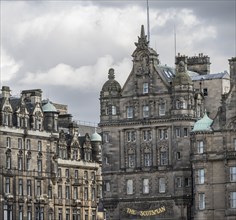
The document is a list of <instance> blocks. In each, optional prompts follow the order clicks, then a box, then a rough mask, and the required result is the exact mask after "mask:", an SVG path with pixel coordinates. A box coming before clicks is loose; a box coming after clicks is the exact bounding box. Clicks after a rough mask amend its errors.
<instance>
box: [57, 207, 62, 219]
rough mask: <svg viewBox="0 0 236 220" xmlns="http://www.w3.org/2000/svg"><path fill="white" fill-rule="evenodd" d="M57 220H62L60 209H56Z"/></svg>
mask: <svg viewBox="0 0 236 220" xmlns="http://www.w3.org/2000/svg"><path fill="white" fill-rule="evenodd" d="M58 220H63V219H62V209H61V208H59V209H58Z"/></svg>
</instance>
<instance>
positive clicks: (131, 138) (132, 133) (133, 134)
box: [126, 131, 136, 142]
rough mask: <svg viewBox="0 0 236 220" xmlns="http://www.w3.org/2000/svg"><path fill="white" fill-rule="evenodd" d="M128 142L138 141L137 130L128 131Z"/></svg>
mask: <svg viewBox="0 0 236 220" xmlns="http://www.w3.org/2000/svg"><path fill="white" fill-rule="evenodd" d="M126 136H127V142H135V141H136V132H135V131H127V133H126Z"/></svg>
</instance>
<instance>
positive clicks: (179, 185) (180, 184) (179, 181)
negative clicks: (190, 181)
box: [176, 177, 182, 188]
mask: <svg viewBox="0 0 236 220" xmlns="http://www.w3.org/2000/svg"><path fill="white" fill-rule="evenodd" d="M176 186H177V188H181V187H182V178H181V177H177V178H176Z"/></svg>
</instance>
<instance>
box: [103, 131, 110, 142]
mask: <svg viewBox="0 0 236 220" xmlns="http://www.w3.org/2000/svg"><path fill="white" fill-rule="evenodd" d="M103 141H104V143H108V142H109V133H104V134H103Z"/></svg>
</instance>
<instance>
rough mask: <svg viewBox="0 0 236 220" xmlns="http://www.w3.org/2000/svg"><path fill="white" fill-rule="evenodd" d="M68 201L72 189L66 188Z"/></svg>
mask: <svg viewBox="0 0 236 220" xmlns="http://www.w3.org/2000/svg"><path fill="white" fill-rule="evenodd" d="M66 199H70V187H69V186H66Z"/></svg>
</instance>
